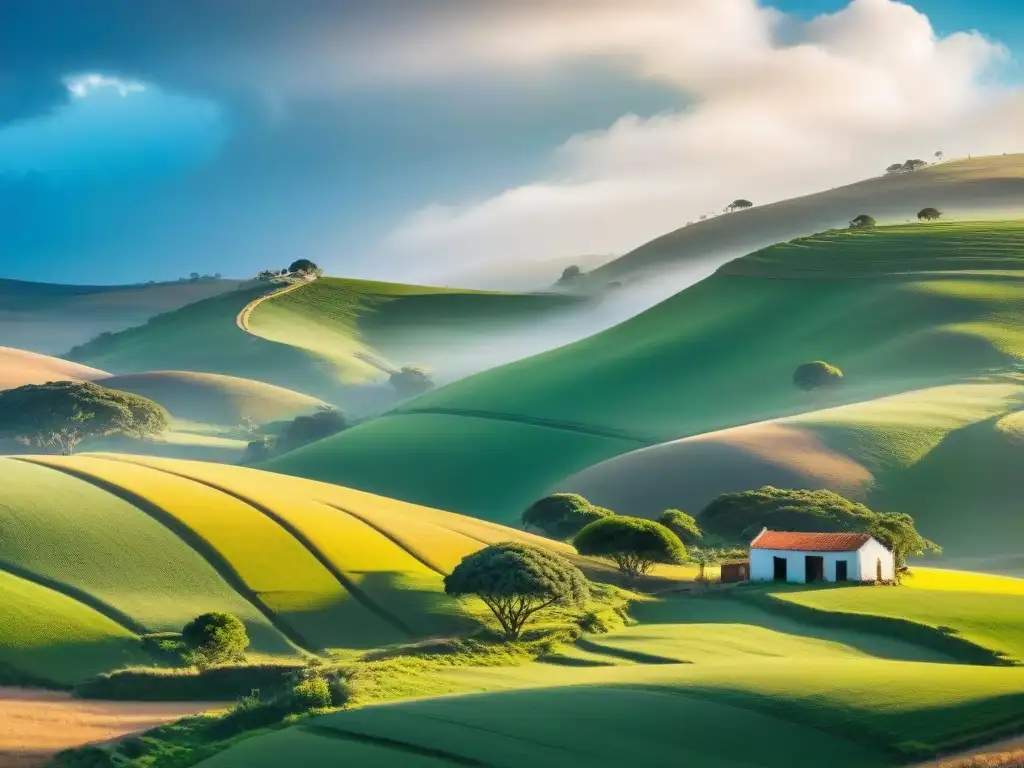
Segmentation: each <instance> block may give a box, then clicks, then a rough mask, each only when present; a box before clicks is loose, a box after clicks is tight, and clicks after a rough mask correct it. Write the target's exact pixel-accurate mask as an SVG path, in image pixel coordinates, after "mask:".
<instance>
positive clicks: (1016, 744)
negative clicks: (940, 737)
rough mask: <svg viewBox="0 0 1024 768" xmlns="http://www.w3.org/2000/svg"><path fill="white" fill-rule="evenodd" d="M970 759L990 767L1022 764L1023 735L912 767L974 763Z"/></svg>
mask: <svg viewBox="0 0 1024 768" xmlns="http://www.w3.org/2000/svg"><path fill="white" fill-rule="evenodd" d="M971 760H976V761H978V762H977V763H976V764H977V765H979V766H992V768H1017V766H1021V765H1024V736H1017V737H1014V738H1012V739H1005V740H1003V741H997V742H995V743H994V744H989V745H988V746H986V747H978V748H975V749H972V750H968V751H967V752H961V753H959V754H956V755H949V756H948V757H944V758H942V759H940V760H932V761H930V762H927V763H919V764H918V765H916V766H914V768H960V766H967V765H975V763H973V762H970V761H971Z"/></svg>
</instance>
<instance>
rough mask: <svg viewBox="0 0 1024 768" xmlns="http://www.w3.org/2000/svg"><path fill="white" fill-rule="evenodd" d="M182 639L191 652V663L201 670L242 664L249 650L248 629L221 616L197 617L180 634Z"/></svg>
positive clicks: (229, 618)
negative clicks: (215, 665) (226, 663)
mask: <svg viewBox="0 0 1024 768" xmlns="http://www.w3.org/2000/svg"><path fill="white" fill-rule="evenodd" d="M181 639H182V641H183V642H184V643H185V646H186V647H187V648H188V649H189V654H188V658H189V660H190V661H191V662H192V663H193V664H195V665H196V666H198V667H204V666H210V665H211V664H221V663H223V662H226V661H238V660H241V659H243V658H244V657H245V649H246V648H248V647H249V635H248V634H247V633H246V631H245V625H244V624H243V623H242V622H241V621H240V620H239V619H238V617H236V616H233V615H232V614H230V613H222V612H213V613H204V614H202V615H200V616H196V617H195V618H194V619H192V621H190V622H189V623H188V624H186V625H185V628H184V629H182V630H181Z"/></svg>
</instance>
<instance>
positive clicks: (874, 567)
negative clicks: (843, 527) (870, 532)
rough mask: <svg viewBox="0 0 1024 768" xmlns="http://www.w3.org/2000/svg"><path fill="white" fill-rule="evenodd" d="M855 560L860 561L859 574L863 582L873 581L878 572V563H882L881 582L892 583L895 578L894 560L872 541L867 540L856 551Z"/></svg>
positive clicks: (888, 552)
mask: <svg viewBox="0 0 1024 768" xmlns="http://www.w3.org/2000/svg"><path fill="white" fill-rule="evenodd" d="M857 558H858V560H859V561H860V572H861V573H862V574H863V577H862V579H863V580H864V581H873V580H874V579H875V577H876V575H877V572H878V563H879V561H881V563H882V580H883V581H892V579H893V578H895V576H896V565H895V559H894V558H893V556H892V552H890V551H889V550H888V549H886V548H885V546H883V545H882V544H880V543H878V542H877V541H875V540H874V539H869V540H868V541H867V542H866V543H865V544H864V546H862V547H861V548H860V549H859V550H857Z"/></svg>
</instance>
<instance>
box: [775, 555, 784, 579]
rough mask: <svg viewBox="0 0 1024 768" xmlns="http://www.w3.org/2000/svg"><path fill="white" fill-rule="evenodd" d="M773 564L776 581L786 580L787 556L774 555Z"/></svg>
mask: <svg viewBox="0 0 1024 768" xmlns="http://www.w3.org/2000/svg"><path fill="white" fill-rule="evenodd" d="M772 566H773V568H774V570H775V572H774V574H773V578H774V579H775V580H776V581H786V579H787V573H786V558H784V557H773V558H772Z"/></svg>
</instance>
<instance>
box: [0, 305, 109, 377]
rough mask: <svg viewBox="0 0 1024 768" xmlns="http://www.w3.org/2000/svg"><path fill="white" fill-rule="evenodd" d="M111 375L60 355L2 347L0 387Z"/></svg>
mask: <svg viewBox="0 0 1024 768" xmlns="http://www.w3.org/2000/svg"><path fill="white" fill-rule="evenodd" d="M0 322H2V321H0ZM108 375H109V374H107V373H106V372H105V371H101V370H99V369H97V368H90V367H88V366H85V365H80V364H78V363H72V362H69V361H67V360H61V359H60V358H59V357H50V356H49V355H41V354H39V353H38V352H29V351H27V350H24V349H14V348H13V347H0V389H13V388H14V387H21V386H24V385H25V384H45V383H46V382H48V381H64V380H67V379H78V380H81V381H96V380H98V379H101V378H104V377H105V376H108Z"/></svg>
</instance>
